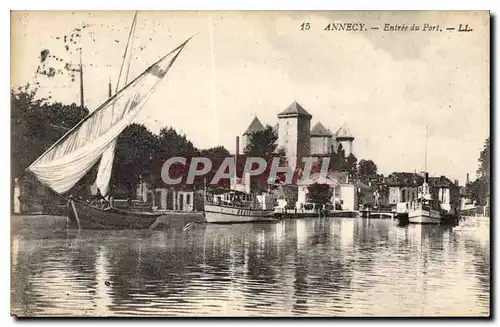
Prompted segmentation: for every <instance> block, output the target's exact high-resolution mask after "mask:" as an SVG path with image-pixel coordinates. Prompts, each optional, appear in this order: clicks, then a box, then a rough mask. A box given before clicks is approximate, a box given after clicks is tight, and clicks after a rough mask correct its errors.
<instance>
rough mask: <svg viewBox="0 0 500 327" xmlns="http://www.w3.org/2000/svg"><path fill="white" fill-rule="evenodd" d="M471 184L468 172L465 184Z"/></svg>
mask: <svg viewBox="0 0 500 327" xmlns="http://www.w3.org/2000/svg"><path fill="white" fill-rule="evenodd" d="M467 184H469V173H467V176H466V178H465V185H467Z"/></svg>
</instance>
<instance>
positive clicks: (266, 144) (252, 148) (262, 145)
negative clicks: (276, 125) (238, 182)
mask: <svg viewBox="0 0 500 327" xmlns="http://www.w3.org/2000/svg"><path fill="white" fill-rule="evenodd" d="M277 141H278V134H277V133H276V132H275V131H274V129H273V128H272V127H271V126H269V125H266V127H265V128H264V129H263V130H260V131H255V132H253V133H252V134H251V135H250V136H249V142H248V145H247V146H246V147H245V149H244V152H245V154H246V155H248V156H252V157H261V158H269V157H270V156H273V155H274V153H275V150H276V147H277V145H278V144H277Z"/></svg>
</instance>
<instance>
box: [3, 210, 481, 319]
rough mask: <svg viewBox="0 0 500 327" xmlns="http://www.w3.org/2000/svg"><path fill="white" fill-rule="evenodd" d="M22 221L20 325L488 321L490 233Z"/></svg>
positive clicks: (342, 224)
mask: <svg viewBox="0 0 500 327" xmlns="http://www.w3.org/2000/svg"><path fill="white" fill-rule="evenodd" d="M16 219H21V218H19V217H17V218H16V217H14V218H13V221H14V223H13V228H12V230H13V231H12V233H13V238H12V291H11V298H12V312H13V313H16V314H18V315H78V316H80V315H96V316H98V315H106V316H110V315H111V316H113V315H167V316H169V315H170V316H179V315H198V316H214V315H215V316H222V315H230V316H294V315H303V316H317V315H318V316H319V315H322V316H360V315H361V316H364V315H366V316H374V315H378V316H380V315H398V316H401V315H404V316H406V315H410V316H420V315H432V316H434V315H488V314H489V301H490V298H489V291H490V290H489V288H490V276H489V270H490V253H489V238H488V235H484V234H485V233H484V232H483V233H482V234H481V233H478V232H474V231H461V232H459V231H454V230H452V229H449V228H448V229H447V228H443V227H436V226H418V225H412V226H408V227H397V226H395V224H394V222H391V221H390V220H367V219H361V218H358V219H350V218H345V219H339V218H311V219H300V220H287V221H283V222H279V223H276V224H262V225H259V224H256V225H252V224H242V225H222V226H218V225H204V224H199V225H195V226H194V227H192V228H191V229H188V230H187V231H183V230H182V226H174V227H172V228H170V229H168V230H164V231H154V232H149V231H126V232H124V231H112V232H109V231H108V232H105V231H80V232H78V233H77V232H76V231H72V232H66V231H65V228H64V223H62V224H61V223H60V222H61V221H60V220H57V219H55V218H47V217H44V218H38V219H33V218H29V219H24V220H23V221H22V223H16V222H15V220H16ZM484 230H487V228H486V229H483V231H484Z"/></svg>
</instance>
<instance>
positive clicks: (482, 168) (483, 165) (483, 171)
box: [476, 137, 490, 179]
mask: <svg viewBox="0 0 500 327" xmlns="http://www.w3.org/2000/svg"><path fill="white" fill-rule="evenodd" d="M476 173H477V176H478V177H487V178H488V179H489V177H490V138H489V137H488V138H487V139H486V141H485V142H484V148H483V150H482V151H481V153H480V154H479V168H478V169H477V172H476Z"/></svg>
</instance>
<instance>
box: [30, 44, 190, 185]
mask: <svg viewBox="0 0 500 327" xmlns="http://www.w3.org/2000/svg"><path fill="white" fill-rule="evenodd" d="M188 41H189V39H188V40H186V41H185V42H184V43H183V44H181V45H180V46H179V47H177V48H176V49H175V50H173V51H171V52H170V53H168V54H167V55H165V56H164V57H163V58H161V59H160V60H159V61H157V62H156V63H155V64H153V65H152V66H151V67H149V68H148V69H147V70H146V71H144V72H143V73H142V74H141V75H139V76H138V77H137V78H136V79H134V80H133V81H132V82H130V83H129V84H128V85H127V86H126V87H124V88H123V89H121V90H120V91H119V92H118V93H116V94H115V95H114V96H112V97H111V98H109V99H108V100H107V101H106V102H104V103H103V104H102V105H101V106H100V107H99V108H97V109H96V110H95V111H93V112H92V113H91V114H89V115H88V116H87V117H86V118H84V119H83V120H82V121H80V122H79V123H78V124H77V125H76V126H75V127H73V128H72V129H71V130H70V131H69V132H68V133H66V135H64V136H63V137H62V138H60V139H59V140H58V141H57V142H56V143H55V144H54V145H53V146H52V147H51V148H49V149H48V150H47V151H46V152H45V153H44V154H42V155H41V156H40V157H39V158H38V159H37V160H36V161H35V162H34V163H32V164H31V166H29V167H28V170H29V171H31V172H32V173H33V174H34V175H35V176H36V177H37V178H38V179H39V180H40V181H41V182H42V183H44V184H45V185H47V186H49V187H50V188H52V189H53V190H54V191H56V192H58V193H65V192H67V191H69V190H70V189H71V188H72V187H73V186H74V185H75V184H76V183H77V182H78V181H79V180H80V179H81V178H82V177H83V176H85V174H86V173H87V172H88V171H89V170H90V168H92V166H93V165H95V163H96V162H97V161H98V160H99V158H100V157H101V155H102V154H103V153H104V151H106V150H108V149H109V146H110V144H112V142H113V141H115V140H116V138H117V137H118V136H119V135H120V133H121V132H122V131H123V130H124V129H125V127H127V125H128V124H130V123H131V121H132V120H133V119H134V118H135V117H136V116H137V114H138V113H139V111H140V110H141V109H142V108H143V106H144V105H145V104H146V102H147V100H148V98H149V97H150V95H151V94H152V92H154V90H155V89H156V87H157V86H158V85H159V83H160V82H161V81H162V80H163V78H164V77H165V75H166V74H167V72H168V70H169V69H170V67H171V66H172V64H173V63H174V61H175V59H176V58H177V56H178V55H179V53H180V52H181V51H182V49H183V48H184V46H185V45H186V43H187V42H188Z"/></svg>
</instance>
